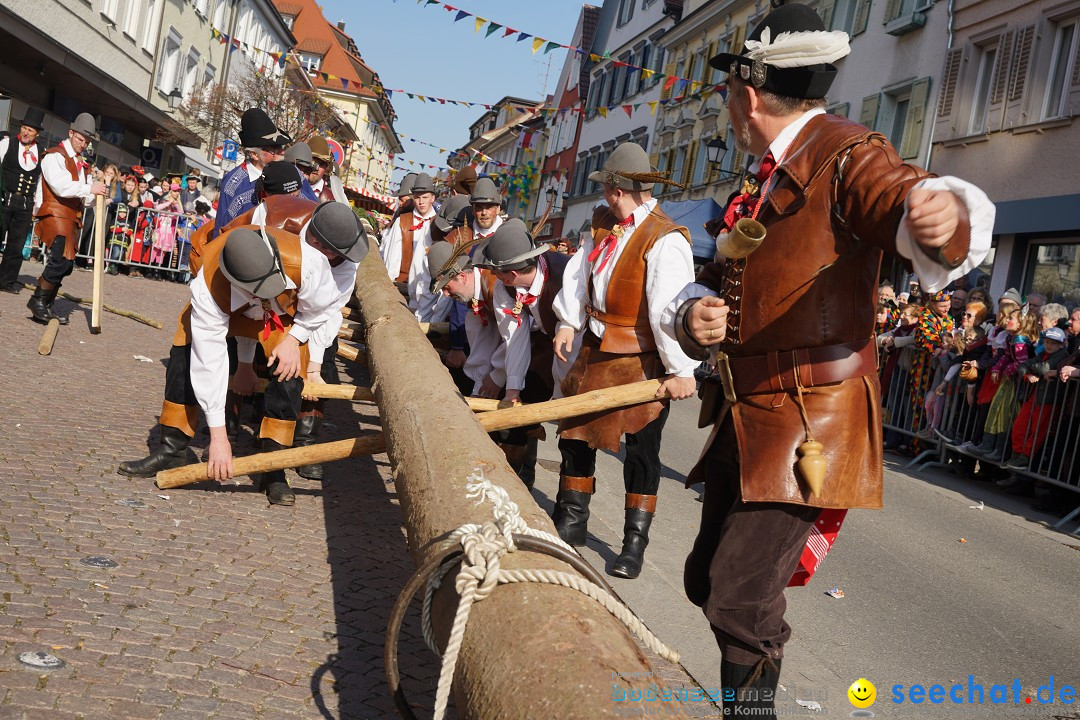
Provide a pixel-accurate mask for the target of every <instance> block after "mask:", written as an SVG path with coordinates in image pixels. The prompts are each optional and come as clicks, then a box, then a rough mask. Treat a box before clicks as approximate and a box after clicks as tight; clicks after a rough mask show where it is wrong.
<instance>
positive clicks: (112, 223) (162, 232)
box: [75, 203, 197, 282]
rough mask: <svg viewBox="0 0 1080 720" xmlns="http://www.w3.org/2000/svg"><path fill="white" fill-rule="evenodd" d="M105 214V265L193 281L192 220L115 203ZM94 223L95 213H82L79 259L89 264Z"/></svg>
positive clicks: (173, 214)
mask: <svg viewBox="0 0 1080 720" xmlns="http://www.w3.org/2000/svg"><path fill="white" fill-rule="evenodd" d="M106 213H107V218H108V219H107V222H106V225H105V261H106V263H108V264H109V265H124V266H127V267H129V268H131V269H134V270H138V271H139V272H143V273H145V272H158V273H173V274H175V275H176V276H177V278H176V279H177V280H179V281H181V282H186V281H187V280H188V279H190V278H189V273H188V256H189V255H190V254H191V240H190V238H191V234H192V232H194V231H195V229H196V227H197V223H196V220H195V218H194V217H193V216H191V215H186V214H184V213H175V212H169V211H166V210H155V209H154V208H147V207H139V208H132V207H130V206H128V205H125V204H122V203H113V205H111V206H110V207H107V208H106ZM93 220H94V218H93V212H92V211H90V210H87V211H85V212H84V213H83V232H82V236H81V237H80V241H79V247H78V249H77V251H76V254H75V256H76V258H81V259H83V260H88V261H89V260H92V258H93V256H94V227H93V226H94V222H93Z"/></svg>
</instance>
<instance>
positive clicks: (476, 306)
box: [469, 298, 487, 327]
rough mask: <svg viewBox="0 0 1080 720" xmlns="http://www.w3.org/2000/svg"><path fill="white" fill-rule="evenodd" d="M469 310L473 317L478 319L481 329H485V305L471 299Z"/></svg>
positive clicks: (482, 302) (475, 299) (481, 301)
mask: <svg viewBox="0 0 1080 720" xmlns="http://www.w3.org/2000/svg"><path fill="white" fill-rule="evenodd" d="M469 309H470V310H472V314H473V315H475V316H476V317H478V318H480V325H481V327H487V313H486V312H484V311H485V310H486V309H487V303H485V302H484V301H483V300H478V299H477V298H473V299H472V300H470V301H469Z"/></svg>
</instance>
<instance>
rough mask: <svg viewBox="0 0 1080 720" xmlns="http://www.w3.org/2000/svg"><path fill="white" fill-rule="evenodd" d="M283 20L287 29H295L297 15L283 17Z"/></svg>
mask: <svg viewBox="0 0 1080 720" xmlns="http://www.w3.org/2000/svg"><path fill="white" fill-rule="evenodd" d="M281 19H282V20H284V21H285V27H287V28H289V29H290V30H292V29H293V25H294V24H295V23H296V16H295V15H282V16H281Z"/></svg>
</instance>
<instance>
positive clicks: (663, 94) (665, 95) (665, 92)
mask: <svg viewBox="0 0 1080 720" xmlns="http://www.w3.org/2000/svg"><path fill="white" fill-rule="evenodd" d="M674 74H675V61H674V60H673V61H671V62H669V63H668V64H667V65H664V75H665V77H664V84H663V85H662V86H661V88H660V99H661V100H667V99H669V98H670V97H671V91H672V90H673V89H674V87H675V85H677V84H678V81H677V80H676V81H675V82H674V83H672V84H671V85H670V86H669V85H668V77H666V76H669V75H674Z"/></svg>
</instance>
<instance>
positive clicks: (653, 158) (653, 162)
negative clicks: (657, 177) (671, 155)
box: [649, 152, 660, 170]
mask: <svg viewBox="0 0 1080 720" xmlns="http://www.w3.org/2000/svg"><path fill="white" fill-rule="evenodd" d="M649 167H651V168H652V169H653V170H658V169H659V168H660V153H658V152H654V153H653V154H652V155H650V156H649Z"/></svg>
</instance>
